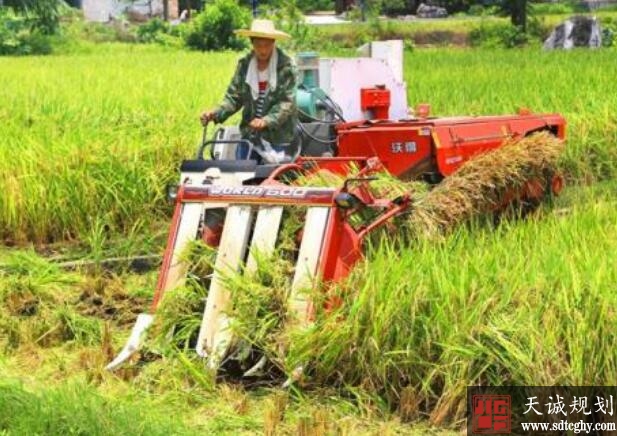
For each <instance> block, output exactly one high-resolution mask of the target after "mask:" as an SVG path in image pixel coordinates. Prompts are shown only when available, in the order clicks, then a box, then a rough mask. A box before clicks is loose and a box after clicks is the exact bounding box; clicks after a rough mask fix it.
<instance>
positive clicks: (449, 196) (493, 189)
mask: <svg viewBox="0 0 617 436" xmlns="http://www.w3.org/2000/svg"><path fill="white" fill-rule="evenodd" d="M562 150H563V142H562V141H561V140H559V139H558V138H556V137H555V136H553V135H551V134H550V133H548V132H540V133H536V134H534V135H531V136H528V137H526V138H524V139H522V140H520V141H512V142H510V143H508V144H506V145H504V146H502V147H500V148H498V149H496V150H493V151H490V152H488V153H485V154H483V155H480V156H478V157H476V158H474V159H472V160H470V161H468V162H466V163H465V164H464V165H462V166H461V167H460V169H459V170H458V171H457V172H456V173H455V174H453V175H451V176H450V177H448V178H446V179H445V180H444V181H443V182H442V183H441V184H439V185H438V186H437V187H436V188H435V189H433V190H432V191H430V192H429V193H428V194H426V195H425V196H424V197H422V198H420V199H418V200H417V201H416V202H415V204H414V211H413V213H412V214H411V215H410V217H409V219H408V221H407V224H408V226H409V227H408V231H409V233H410V234H411V235H414V236H416V237H435V236H438V235H443V234H445V233H448V232H449V231H451V230H452V229H454V228H455V227H456V226H457V225H459V224H461V223H463V222H466V221H468V220H469V219H470V218H472V217H474V216H476V215H481V214H483V213H487V212H489V211H491V210H493V209H494V208H495V207H496V206H498V205H499V204H500V203H501V201H502V199H503V197H504V194H505V193H506V192H507V191H508V190H510V189H517V188H521V187H522V186H523V185H524V184H525V182H526V181H528V180H531V179H534V178H541V179H544V178H545V177H546V176H547V174H550V173H552V172H554V171H555V170H556V167H557V160H558V157H559V155H560V153H561V151H562Z"/></svg>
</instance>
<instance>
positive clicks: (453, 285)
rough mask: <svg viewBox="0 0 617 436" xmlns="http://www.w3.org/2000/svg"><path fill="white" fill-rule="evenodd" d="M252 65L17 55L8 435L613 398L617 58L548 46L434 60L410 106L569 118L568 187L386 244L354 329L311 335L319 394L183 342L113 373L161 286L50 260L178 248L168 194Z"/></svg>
mask: <svg viewBox="0 0 617 436" xmlns="http://www.w3.org/2000/svg"><path fill="white" fill-rule="evenodd" d="M237 56H238V55H237V54H234V53H208V54H198V53H187V52H182V51H175V50H168V49H161V48H158V47H148V46H110V47H105V46H102V47H101V48H99V49H97V50H94V51H92V52H89V53H82V54H78V55H76V54H74V55H62V56H52V57H45V58H21V59H10V58H0V83H2V84H3V86H2V87H0V132H1V133H0V168H1V169H0V192H1V193H2V194H0V238H2V241H3V247H2V248H1V249H0V370H2V372H3V374H4V375H5V377H4V378H3V381H2V382H0V393H1V395H0V416H2V417H3V418H0V434H2V433H3V432H8V434H34V433H37V432H39V433H40V432H42V431H44V430H42V429H43V428H54V429H57V430H56V432H57V433H66V432H67V431H69V430H67V428H71V429H73V430H75V431H76V432H79V431H81V432H82V433H83V434H113V433H117V432H118V431H122V429H124V430H129V431H130V432H132V433H134V434H141V433H149V434H150V433H154V434H158V433H161V434H162V433H166V434H169V433H181V434H191V433H197V432H200V433H203V432H206V433H226V434H241V433H244V434H255V433H261V432H265V433H268V434H274V433H275V432H278V433H283V434H287V433H289V434H329V433H336V432H338V433H340V434H352V433H369V434H375V433H386V434H399V433H417V434H425V433H427V432H429V431H430V432H433V433H437V432H445V433H447V432H456V431H458V430H460V427H461V424H462V422H463V421H462V419H463V414H464V405H465V404H464V395H465V386H467V385H470V384H478V383H490V384H530V385H533V384H536V385H543V384H547V385H549V384H596V385H602V384H606V385H610V384H613V383H612V382H613V381H614V374H615V372H616V371H617V360H616V358H615V356H616V355H615V352H614V350H615V348H616V346H617V337H616V336H615V327H616V324H617V319H616V318H615V310H614V307H615V306H616V303H617V301H616V300H617V297H616V295H617V292H616V291H617V289H616V288H615V284H616V283H617V269H616V268H615V262H614V259H615V258H616V257H617V238H616V237H615V234H614V233H615V232H614V229H615V227H616V225H617V213H616V212H615V198H614V192H615V186H616V185H615V176H616V175H617V173H616V170H617V147H616V144H617V111H616V110H615V108H616V107H617V82H616V81H615V78H614V74H613V72H614V71H617V57H616V56H615V52H614V51H607V50H599V51H582V50H575V51H572V52H568V53H563V52H555V53H545V52H541V51H538V50H536V49H534V48H529V49H522V50H511V51H505V50H504V51H502V50H457V49H427V50H415V51H413V52H408V53H406V58H405V75H406V80H407V83H408V94H409V101H410V102H411V103H412V104H413V103H417V102H429V103H431V104H432V112H433V114H436V115H460V114H499V113H512V112H514V111H516V109H517V108H518V107H519V106H525V107H529V108H531V109H532V110H534V111H538V112H559V113H561V114H563V115H564V116H565V117H566V119H567V121H568V142H567V145H566V152H565V154H564V156H563V159H562V164H563V166H564V168H565V170H566V174H567V177H568V181H569V188H568V189H567V190H566V192H565V194H564V196H563V197H561V198H559V199H558V200H556V202H555V203H554V204H550V205H545V206H543V207H542V208H541V210H540V211H539V212H538V213H537V214H536V215H534V216H533V217H531V218H529V219H527V220H523V221H520V220H519V221H517V220H515V221H512V222H510V221H507V222H504V223H502V224H501V225H500V226H499V227H497V228H492V227H491V226H487V225H485V224H482V223H476V224H471V225H469V226H465V227H461V228H458V229H456V230H455V231H454V232H453V233H452V234H451V235H450V236H448V237H447V238H446V239H444V240H442V241H430V242H429V241H424V242H422V241H420V242H418V243H416V244H414V245H412V246H409V245H405V244H403V243H401V242H400V241H391V242H389V243H384V244H382V245H380V246H377V247H373V250H372V251H371V256H370V258H369V259H368V260H367V261H366V262H364V263H363V264H362V265H360V267H359V268H358V269H357V271H356V272H355V273H354V274H353V276H352V277H351V278H350V280H349V281H348V282H347V283H345V284H344V285H343V286H341V288H340V289H339V291H340V295H341V298H342V301H343V304H342V306H341V307H340V308H339V309H338V310H339V312H340V313H337V314H335V316H322V315H323V314H318V317H317V323H316V325H315V327H314V328H313V329H311V330H309V331H307V332H303V333H302V334H298V335H297V337H295V340H294V342H293V346H292V347H291V348H290V350H289V353H288V355H287V356H286V359H287V361H286V362H285V364H286V365H287V366H288V367H290V368H293V367H295V365H297V364H298V362H311V363H312V367H311V371H310V377H308V378H307V380H305V381H304V385H303V386H304V389H301V390H296V391H291V392H283V391H280V390H278V389H267V388H256V389H255V388H253V389H248V388H245V387H242V386H238V385H233V384H231V385H229V384H219V385H217V386H215V385H214V384H213V382H212V378H211V375H209V374H207V373H205V372H204V371H203V367H202V364H201V363H200V362H199V361H198V360H196V359H195V357H194V355H193V354H192V353H190V352H188V353H184V351H183V350H182V349H178V347H177V346H175V345H174V344H169V343H167V344H166V345H165V346H164V347H166V348H164V349H160V347H163V345H161V344H152V347H153V348H157V347H159V349H156V350H155V351H158V352H162V354H163V358H162V359H156V360H154V361H153V362H150V363H147V364H145V365H142V366H135V367H130V368H127V369H126V370H124V371H122V372H120V373H118V374H109V373H106V372H105V371H103V370H102V367H103V366H104V364H105V363H106V362H108V361H109V359H110V357H111V355H113V352H114V350H117V348H118V345H119V344H120V342H121V340H122V339H123V335H125V334H126V333H128V328H129V327H130V324H131V322H132V320H133V319H134V317H135V315H136V313H139V312H140V311H141V310H142V309H143V308H144V307H145V306H146V305H147V302H148V301H149V298H150V297H151V293H152V289H153V287H154V283H155V280H156V274H155V273H154V272H147V273H143V274H133V273H129V272H127V271H126V270H124V269H120V270H118V271H116V272H115V273H109V272H103V271H101V270H100V269H98V268H97V267H96V263H95V267H94V269H87V270H79V269H78V270H75V271H67V270H65V269H61V268H59V267H58V265H57V264H56V263H54V262H53V261H51V260H50V259H49V257H50V256H51V257H52V258H53V259H57V258H58V257H62V258H64V257H67V258H68V257H71V258H75V257H78V258H83V257H85V258H89V259H95V260H96V259H98V258H101V257H104V256H105V255H109V254H114V255H115V254H118V253H122V254H124V253H125V254H135V253H147V252H152V251H155V252H156V251H160V250H161V244H162V240H163V238H164V235H165V231H166V223H167V220H168V218H169V213H170V208H169V206H168V205H167V204H166V202H165V200H164V187H165V184H166V183H167V182H169V181H171V180H175V177H176V169H177V166H178V163H179V161H180V160H181V159H182V158H183V157H186V156H191V155H192V154H193V153H194V150H195V148H196V146H197V143H198V142H199V140H200V138H201V128H200V125H199V124H198V122H197V118H198V115H199V113H200V111H201V110H202V109H205V108H208V107H211V106H212V105H213V104H215V103H216V102H217V101H218V100H219V98H220V97H221V96H222V93H223V92H224V89H225V86H226V84H227V81H228V78H229V77H230V75H231V73H232V71H233V68H234V59H236V58H237ZM233 121H234V120H232V121H231V122H233ZM34 249H36V250H37V251H35V250H34ZM53 259H52V260H53ZM249 291H250V289H249ZM255 292H259V290H255ZM249 295H250V294H249ZM262 297H263V295H259V294H256V295H255V298H256V299H258V298H262ZM182 301H183V300H180V303H182ZM185 303H186V300H185ZM339 315H340V316H339ZM186 321H187V323H188V328H191V325H192V326H193V327H192V328H194V326H195V322H196V321H195V320H194V319H190V317H189V318H188V319H187V320H186ZM190 323H192V324H190ZM163 333H164V332H163ZM7 398H10V399H11V400H10V401H6V399H7ZM76 398H79V399H84V404H85V407H84V408H83V409H82V410H81V411H77V410H75V408H74V404H75V402H76ZM15 404H27V405H28V407H27V408H25V407H24V408H20V409H16V406H15ZM54 407H55V408H57V410H58V411H59V412H58V414H54V415H52V414H47V415H41V414H40V413H39V412H38V411H40V410H49V409H53V408H54ZM170 416H174V417H177V418H178V419H175V420H172V419H170ZM99 417H102V418H101V419H102V421H103V422H104V423H105V424H104V425H103V426H100V425H97V418H99ZM136 421H139V422H142V424H141V425H139V426H135V422H136ZM67 422H69V423H71V425H72V427H67V425H68V424H67ZM44 425H48V427H44Z"/></svg>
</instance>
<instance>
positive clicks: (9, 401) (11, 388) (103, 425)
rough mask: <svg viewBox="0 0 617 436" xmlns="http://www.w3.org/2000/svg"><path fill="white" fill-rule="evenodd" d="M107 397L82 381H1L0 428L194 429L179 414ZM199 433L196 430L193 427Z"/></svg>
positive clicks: (11, 431) (92, 431)
mask: <svg viewBox="0 0 617 436" xmlns="http://www.w3.org/2000/svg"><path fill="white" fill-rule="evenodd" d="M143 401H146V400H145V399H142V403H139V404H138V403H130V402H128V401H119V400H118V399H109V398H106V397H104V396H102V395H101V394H100V393H98V392H96V390H95V389H94V388H92V387H90V386H87V385H85V384H83V383H69V384H66V385H64V386H61V387H47V388H43V389H41V390H37V391H35V392H32V391H30V390H28V389H26V388H24V386H23V385H21V384H19V383H18V382H16V381H12V380H3V381H2V382H1V383H0V431H2V432H6V434H8V435H23V434H49V435H66V434H84V435H85V434H88V435H101V436H102V435H117V434H135V435H145V434H152V435H167V434H179V433H182V434H192V433H193V432H192V431H191V430H189V429H188V428H186V426H185V425H183V424H182V423H181V422H178V421H177V419H176V417H175V416H173V415H170V414H168V413H165V412H164V411H163V410H160V409H153V408H152V406H149V407H144V406H143ZM195 433H196V432H195Z"/></svg>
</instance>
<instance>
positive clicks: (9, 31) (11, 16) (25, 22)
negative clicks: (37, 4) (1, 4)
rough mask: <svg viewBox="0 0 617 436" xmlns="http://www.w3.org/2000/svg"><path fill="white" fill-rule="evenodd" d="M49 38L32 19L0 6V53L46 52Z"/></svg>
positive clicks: (49, 45) (48, 48) (25, 53)
mask: <svg viewBox="0 0 617 436" xmlns="http://www.w3.org/2000/svg"><path fill="white" fill-rule="evenodd" d="M50 52H51V42H50V40H49V38H48V37H47V36H46V35H45V34H43V33H42V32H41V30H39V29H38V28H37V27H36V26H33V24H32V20H30V19H28V18H27V17H26V16H24V15H19V14H16V13H15V12H13V11H12V10H10V9H7V8H0V55H28V54H48V53H50Z"/></svg>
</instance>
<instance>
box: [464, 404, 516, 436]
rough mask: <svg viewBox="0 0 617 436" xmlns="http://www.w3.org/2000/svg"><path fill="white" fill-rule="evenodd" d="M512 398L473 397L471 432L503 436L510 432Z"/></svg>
mask: <svg viewBox="0 0 617 436" xmlns="http://www.w3.org/2000/svg"><path fill="white" fill-rule="evenodd" d="M511 415H512V398H511V397H510V395H474V396H473V397H472V410H471V432H472V433H473V434H504V433H510V431H511Z"/></svg>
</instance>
